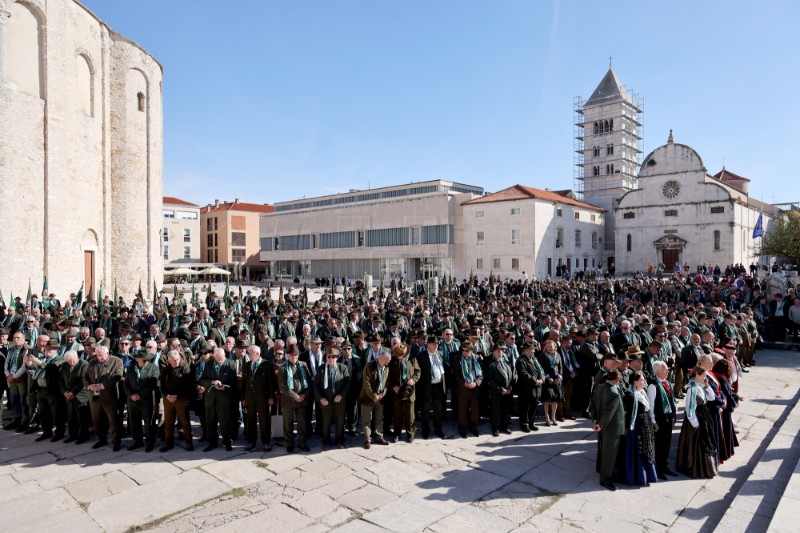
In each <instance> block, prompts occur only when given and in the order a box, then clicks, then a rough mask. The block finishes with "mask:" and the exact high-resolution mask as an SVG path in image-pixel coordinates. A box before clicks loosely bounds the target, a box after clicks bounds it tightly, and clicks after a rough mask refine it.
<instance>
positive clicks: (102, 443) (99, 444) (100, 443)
mask: <svg viewBox="0 0 800 533" xmlns="http://www.w3.org/2000/svg"><path fill="white" fill-rule="evenodd" d="M103 446H108V441H107V440H99V441H97V442H95V443H94V444H92V449H93V450H96V449H98V448H102V447H103Z"/></svg>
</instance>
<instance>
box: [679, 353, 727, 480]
mask: <svg viewBox="0 0 800 533" xmlns="http://www.w3.org/2000/svg"><path fill="white" fill-rule="evenodd" d="M707 376H708V371H707V370H706V369H705V368H703V367H702V366H696V367H694V370H692V372H691V374H690V376H689V387H688V389H687V390H686V400H685V401H686V406H685V411H684V414H685V416H684V418H683V426H681V436H680V438H679V439H678V458H677V461H676V469H677V470H678V472H681V473H682V474H686V475H687V476H689V477H694V478H712V477H714V476H716V475H717V472H718V465H719V462H718V460H717V449H716V445H717V442H716V439H715V427H716V425H715V424H716V419H717V418H719V416H718V415H717V412H716V411H717V408H716V407H714V406H713V404H712V402H714V401H716V398H717V395H716V393H715V392H714V391H713V390H712V389H711V387H710V386H709V384H708V382H707V380H706V378H707Z"/></svg>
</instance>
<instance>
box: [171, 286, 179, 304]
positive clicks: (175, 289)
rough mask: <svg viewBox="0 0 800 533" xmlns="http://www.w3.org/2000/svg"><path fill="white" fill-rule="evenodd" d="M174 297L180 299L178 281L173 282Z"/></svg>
mask: <svg viewBox="0 0 800 533" xmlns="http://www.w3.org/2000/svg"><path fill="white" fill-rule="evenodd" d="M172 297H173V298H175V299H176V300H177V299H178V284H177V283H173V284H172Z"/></svg>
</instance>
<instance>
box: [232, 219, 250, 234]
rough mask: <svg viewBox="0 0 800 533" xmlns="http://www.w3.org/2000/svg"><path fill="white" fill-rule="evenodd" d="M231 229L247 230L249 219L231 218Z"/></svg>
mask: <svg viewBox="0 0 800 533" xmlns="http://www.w3.org/2000/svg"><path fill="white" fill-rule="evenodd" d="M231 229H235V230H237V231H244V230H246V229H247V219H246V218H245V217H241V216H235V217H231Z"/></svg>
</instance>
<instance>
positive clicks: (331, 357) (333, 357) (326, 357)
mask: <svg viewBox="0 0 800 533" xmlns="http://www.w3.org/2000/svg"><path fill="white" fill-rule="evenodd" d="M325 359H339V357H338V356H335V355H327V356H325Z"/></svg>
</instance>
